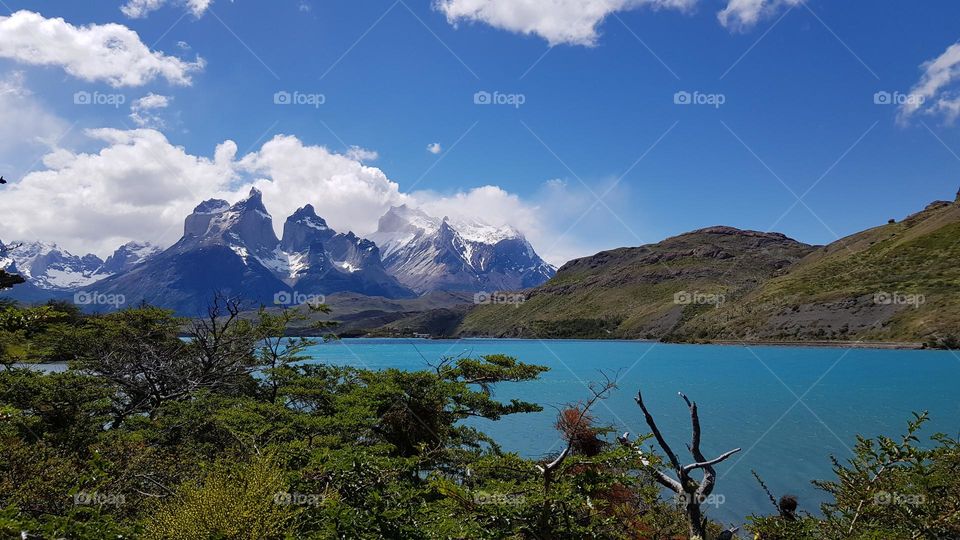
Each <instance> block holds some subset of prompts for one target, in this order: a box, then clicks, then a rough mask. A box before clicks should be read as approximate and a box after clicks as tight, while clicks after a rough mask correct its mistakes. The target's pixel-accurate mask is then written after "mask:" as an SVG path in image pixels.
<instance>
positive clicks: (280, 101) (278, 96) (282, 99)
mask: <svg viewBox="0 0 960 540" xmlns="http://www.w3.org/2000/svg"><path fill="white" fill-rule="evenodd" d="M273 103H274V105H290V104H291V103H293V96H292V95H291V94H290V92H287V91H286V90H281V91H279V92H277V93H275V94H273Z"/></svg>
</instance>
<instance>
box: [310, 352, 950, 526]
mask: <svg viewBox="0 0 960 540" xmlns="http://www.w3.org/2000/svg"><path fill="white" fill-rule="evenodd" d="M309 353H310V355H311V356H312V358H313V360H312V361H315V362H326V363H331V364H341V365H354V366H358V367H366V368H370V369H383V368H399V369H405V370H418V369H424V368H426V367H427V366H426V362H425V359H426V360H431V361H432V360H436V359H438V358H440V357H443V356H456V355H468V356H478V355H484V354H493V353H503V354H508V355H511V356H515V357H517V358H518V359H520V360H522V361H524V362H527V363H534V364H540V365H544V366H547V367H549V368H550V371H548V372H547V373H545V374H544V375H543V376H542V378H541V379H540V380H538V381H533V382H527V383H509V384H501V385H499V386H498V387H497V389H496V391H495V394H494V395H495V397H496V398H498V399H501V400H509V399H511V398H519V399H524V400H527V401H532V402H535V403H538V404H540V405H542V406H544V411H543V412H541V413H534V414H524V415H515V416H512V417H507V418H505V419H503V420H501V421H498V422H489V421H479V422H475V423H474V425H476V426H477V427H479V428H480V429H482V430H484V431H485V432H487V433H488V434H490V435H492V436H493V437H494V438H495V439H496V440H497V441H498V442H500V444H501V445H502V446H503V448H504V450H507V451H515V452H518V453H520V454H522V455H524V456H527V457H539V456H546V455H549V454H551V453H555V452H558V451H559V450H560V449H561V448H562V446H561V444H562V441H561V439H560V437H559V436H558V433H557V432H556V431H555V430H554V429H553V427H552V426H553V422H554V419H555V415H556V409H555V408H554V407H558V406H561V405H564V404H566V403H573V402H576V401H578V400H582V399H586V398H587V397H589V395H590V394H589V392H588V390H587V389H586V387H585V385H586V384H587V383H589V382H591V381H597V380H600V379H601V376H600V371H601V370H602V371H604V372H606V373H609V374H616V373H617V372H619V379H618V380H619V389H618V390H616V391H614V393H613V394H612V395H611V396H610V398H609V399H607V400H606V401H604V402H602V403H601V404H599V405H598V406H596V407H595V408H594V412H595V413H596V416H597V418H598V419H599V420H600V421H601V422H602V423H605V424H609V425H611V426H613V427H615V428H616V429H617V430H618V431H619V432H623V431H629V432H631V434H632V435H636V434H643V433H648V431H649V430H648V428H647V426H646V424H645V423H644V421H643V416H642V413H641V412H640V409H639V408H638V407H637V405H636V404H635V403H634V401H633V397H634V396H635V395H636V392H637V390H638V389H642V390H643V393H644V399H645V401H646V403H647V407H648V408H649V409H650V411H651V412H652V413H653V415H654V417H655V419H656V420H657V423H658V425H659V427H660V429H661V431H662V432H663V434H664V436H665V437H666V438H667V440H668V442H670V443H671V445H672V446H673V448H674V450H675V451H677V452H678V454H680V455H682V456H683V457H682V458H681V459H689V455H687V453H686V450H685V446H684V445H685V444H686V443H687V442H689V439H690V418H689V415H688V412H687V408H686V406H685V405H684V403H683V401H682V400H681V399H680V397H679V396H678V395H677V392H678V391H682V392H684V393H686V394H687V395H688V396H689V397H690V398H691V399H692V400H694V401H696V402H697V403H698V404H699V406H700V418H701V423H702V426H703V444H702V446H703V450H704V453H705V454H706V455H707V457H708V458H710V457H714V456H715V455H718V454H720V453H722V452H724V451H726V450H729V449H732V448H736V447H742V448H743V451H742V452H741V453H740V454H737V455H736V456H734V457H732V458H731V459H729V460H728V461H726V462H724V463H722V464H720V465H719V466H718V467H717V474H718V482H717V488H716V490H715V493H716V494H717V495H718V497H717V498H716V501H717V502H720V501H722V504H717V505H715V506H712V507H709V508H707V512H708V515H709V516H710V517H712V518H713V519H718V520H722V521H724V522H727V523H731V524H741V523H743V522H744V520H745V517H746V516H747V515H749V514H751V513H770V512H771V511H772V510H773V508H772V506H771V504H770V502H769V500H768V499H767V496H766V494H765V493H764V492H763V491H762V490H761V489H760V487H759V485H758V484H757V482H756V480H755V479H754V478H753V476H752V475H751V474H750V471H751V469H753V470H756V471H757V472H758V473H759V474H760V476H761V477H762V478H763V479H764V480H765V481H766V483H767V485H768V486H769V487H770V489H771V490H772V491H773V492H774V493H775V494H776V495H777V496H779V495H783V494H785V493H792V494H794V495H797V496H798V497H799V498H800V504H801V508H802V509H804V510H807V511H810V512H814V513H816V512H818V510H819V504H820V502H822V500H823V497H822V495H821V493H820V492H819V491H818V490H816V489H815V488H814V487H813V486H812V485H811V484H810V481H811V480H814V479H832V477H833V476H832V472H831V469H830V459H829V457H830V456H831V455H834V456H837V457H838V458H839V459H840V460H841V461H842V460H845V459H846V458H848V457H850V456H851V455H852V453H851V450H850V448H851V447H852V445H853V444H854V442H855V435H856V434H858V433H859V434H863V435H865V436H871V437H872V436H875V435H878V434H885V435H891V436H895V435H899V434H900V433H902V432H903V431H904V430H905V426H906V422H907V420H908V419H910V418H911V412H912V411H924V410H927V411H929V412H930V415H931V421H930V422H929V423H928V424H927V428H926V429H925V431H924V432H923V434H922V437H921V438H922V439H925V438H926V436H928V435H932V434H933V433H935V432H937V431H940V432H944V433H948V434H951V435H954V436H956V435H957V433H958V430H960V414H958V413H960V398H958V391H957V390H958V389H957V386H958V383H960V356H957V355H955V354H954V353H953V352H950V351H899V350H870V349H836V348H818V347H810V348H799V347H772V346H771V347H752V346H751V347H749V348H747V347H742V346H719V345H703V346H701V345H667V344H661V343H653V342H636V341H566V340H564V341H557V340H548V341H538V340H492V339H471V340H450V341H444V340H438V341H430V340H419V339H418V340H403V339H345V340H342V341H339V342H330V343H324V344H320V345H317V346H315V347H312V348H311V349H310V350H309ZM651 442H652V441H651Z"/></svg>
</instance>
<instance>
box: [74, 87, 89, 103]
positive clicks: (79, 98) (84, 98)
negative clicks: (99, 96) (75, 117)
mask: <svg viewBox="0 0 960 540" xmlns="http://www.w3.org/2000/svg"><path fill="white" fill-rule="evenodd" d="M91 103H93V95H92V94H91V93H90V92H87V91H86V90H81V91H79V92H75V93H74V94H73V104H74V105H90V104H91Z"/></svg>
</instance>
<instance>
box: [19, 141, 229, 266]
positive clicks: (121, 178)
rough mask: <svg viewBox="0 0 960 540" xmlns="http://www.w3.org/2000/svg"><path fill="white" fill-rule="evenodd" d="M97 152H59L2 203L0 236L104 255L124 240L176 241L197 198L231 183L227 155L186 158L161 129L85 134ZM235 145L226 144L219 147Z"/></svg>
mask: <svg viewBox="0 0 960 540" xmlns="http://www.w3.org/2000/svg"><path fill="white" fill-rule="evenodd" d="M86 133H87V135H88V136H89V137H91V138H92V139H94V140H96V141H99V142H100V143H101V144H102V145H103V148H102V149H100V150H99V151H98V152H96V153H77V152H72V151H69V150H64V149H58V150H55V151H53V152H51V153H49V154H48V155H47V156H45V157H44V159H43V165H44V167H45V169H44V170H40V171H36V172H32V173H30V174H28V175H26V176H25V177H24V178H23V179H22V180H21V181H20V182H17V183H16V184H12V185H10V186H9V187H8V189H7V190H6V192H5V193H4V194H3V197H0V214H2V215H3V216H4V234H7V235H13V236H15V237H17V238H23V239H29V240H34V239H39V240H51V241H57V242H59V243H61V244H62V245H64V246H65V247H67V248H68V249H71V250H76V251H78V252H86V251H92V252H95V253H98V254H100V255H104V254H108V253H109V252H110V251H112V249H114V248H115V247H116V246H117V245H119V244H121V243H123V242H126V241H129V240H149V241H156V242H160V243H164V244H170V243H172V242H173V241H175V240H176V239H177V238H178V237H179V236H180V233H181V231H180V230H179V229H180V223H182V220H183V218H184V216H186V215H187V214H188V213H189V212H190V211H191V210H192V209H193V207H194V206H195V205H196V204H197V202H198V199H200V198H201V197H205V196H208V195H209V194H215V193H220V192H223V190H224V188H225V187H226V184H229V182H231V181H232V180H233V178H234V172H233V170H232V162H231V160H230V159H227V158H228V157H229V156H230V155H231V154H229V152H224V151H222V150H221V149H218V151H217V152H216V156H217V159H208V158H204V157H197V156H193V155H190V154H188V153H186V152H185V151H184V149H183V148H180V147H176V146H173V145H171V144H170V143H169V142H168V141H167V139H166V137H164V135H163V134H162V133H160V132H158V131H154V130H149V129H137V130H130V131H122V130H117V129H95V130H88V131H87V132H86ZM231 145H232V146H233V148H234V150H233V151H234V152H236V145H235V144H233V143H232V142H227V143H224V145H221V147H229V146H231Z"/></svg>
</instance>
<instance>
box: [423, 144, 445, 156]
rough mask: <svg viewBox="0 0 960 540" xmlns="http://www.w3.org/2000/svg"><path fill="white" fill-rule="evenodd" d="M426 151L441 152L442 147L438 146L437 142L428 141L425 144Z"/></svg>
mask: <svg viewBox="0 0 960 540" xmlns="http://www.w3.org/2000/svg"><path fill="white" fill-rule="evenodd" d="M427 152H430V153H431V154H439V153H440V152H443V147H442V146H440V143H438V142H435V143H430V144H428V145H427Z"/></svg>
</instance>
